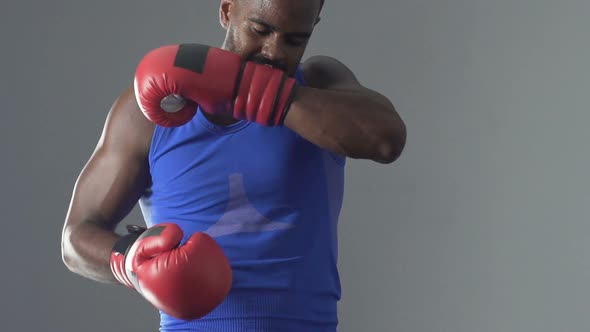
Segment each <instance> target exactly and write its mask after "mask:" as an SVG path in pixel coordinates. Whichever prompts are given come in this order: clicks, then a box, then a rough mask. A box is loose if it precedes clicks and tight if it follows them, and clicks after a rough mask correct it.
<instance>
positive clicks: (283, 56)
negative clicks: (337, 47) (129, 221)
mask: <svg viewBox="0 0 590 332" xmlns="http://www.w3.org/2000/svg"><path fill="white" fill-rule="evenodd" d="M322 7H323V1H322V0H298V1H292V0H221V2H220V7H219V17H220V23H221V25H222V27H223V28H224V29H225V31H226V35H225V39H224V41H223V43H222V44H221V45H219V46H218V47H216V46H214V45H204V44H200V43H184V44H169V45H161V46H158V47H154V49H153V50H151V51H149V52H147V53H146V54H144V55H143V56H142V57H141V58H140V60H139V61H138V65H137V67H136V72H135V77H134V81H133V82H131V83H130V86H129V87H128V88H127V89H126V90H125V91H123V92H122V93H121V95H120V96H118V98H117V99H116V100H115V102H114V104H113V106H112V107H111V110H110V112H109V115H108V117H107V119H106V123H105V126H104V129H103V133H102V136H101V138H100V140H99V142H98V144H97V147H96V149H95V151H94V152H93V154H92V155H91V157H90V159H89V160H88V162H87V164H86V165H85V167H84V168H83V169H82V171H81V173H80V175H79V177H78V180H77V182H76V185H75V187H74V190H73V195H72V198H71V202H70V206H69V209H68V213H67V215H66V220H65V223H64V227H63V233H62V239H61V241H62V253H63V260H64V263H65V264H66V266H67V267H68V268H69V269H70V270H71V271H73V272H74V273H76V274H79V275H81V276H84V277H86V278H89V279H92V280H96V281H98V282H106V283H113V284H119V285H124V286H125V287H123V289H125V288H127V289H130V290H133V291H136V292H138V293H139V294H140V295H141V296H143V297H144V298H145V299H146V300H147V301H148V302H149V303H151V304H152V305H154V307H156V308H157V309H158V310H159V312H160V325H161V326H160V329H161V331H175V330H183V331H262V332H265V331H326V332H327V331H330V332H333V331H336V328H337V325H338V315H337V303H338V301H339V299H340V296H341V287H340V280H339V274H338V268H337V257H338V252H337V249H338V242H337V224H338V217H339V213H340V209H341V205H342V197H343V190H344V169H345V165H346V160H347V158H354V159H366V160H372V161H375V162H378V163H382V164H390V163H393V162H394V161H395V160H397V158H398V157H399V156H400V154H401V153H402V150H403V148H404V146H405V140H406V128H405V125H404V123H403V121H402V120H401V118H400V116H399V114H398V113H397V111H396V110H395V108H394V106H393V104H392V103H391V101H390V100H388V99H387V98H386V97H385V96H383V95H382V94H380V93H378V92H376V91H374V90H372V89H369V88H367V87H364V86H363V85H361V84H360V83H359V81H358V80H357V79H356V77H355V75H354V74H353V72H352V71H351V70H350V69H349V68H347V67H346V66H345V65H344V64H343V63H342V62H340V61H339V60H337V59H336V58H333V57H330V56H312V57H309V58H308V59H307V60H305V61H302V59H303V55H304V53H305V49H306V47H307V43H308V40H309V38H310V37H311V35H312V33H313V30H314V27H315V26H316V24H318V22H319V20H320V13H321V10H322ZM371 52H372V51H371V50H367V55H368V56H369V55H370V53H371ZM383 65H386V64H383ZM136 204H139V206H140V208H141V210H142V212H143V216H144V221H145V224H146V226H147V227H145V228H143V227H130V228H129V230H128V232H127V233H126V234H118V233H116V232H115V228H116V227H117V225H118V224H119V223H121V222H122V221H123V220H124V219H126V217H127V215H128V213H129V211H130V210H131V209H132V208H133V207H134V206H135V205H136Z"/></svg>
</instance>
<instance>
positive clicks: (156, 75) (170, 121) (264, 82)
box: [134, 44, 295, 127]
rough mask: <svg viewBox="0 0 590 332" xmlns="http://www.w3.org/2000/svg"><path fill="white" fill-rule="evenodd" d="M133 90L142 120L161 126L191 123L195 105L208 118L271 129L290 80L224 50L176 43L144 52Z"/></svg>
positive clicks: (285, 104) (281, 114)
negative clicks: (216, 116) (225, 117)
mask: <svg viewBox="0 0 590 332" xmlns="http://www.w3.org/2000/svg"><path fill="white" fill-rule="evenodd" d="M134 88H135V96H136V98H137V103H138V104H139V106H140V108H141V110H142V111H143V113H144V114H145V116H146V117H147V118H148V119H150V120H151V121H152V122H154V123H156V124H158V125H161V126H164V127H175V126H181V125H183V124H185V123H187V122H188V121H190V120H191V119H192V117H193V116H194V115H195V113H196V105H197V104H198V105H199V106H201V109H202V110H203V111H204V112H207V113H211V114H227V113H229V114H232V116H233V117H234V118H236V119H240V120H247V121H253V122H256V123H258V124H261V125H264V126H276V125H282V124H283V121H284V119H285V116H286V114H287V110H288V108H289V104H290V102H291V98H292V95H293V91H294V88H295V79H294V78H292V77H289V76H287V74H286V73H285V72H284V71H282V70H279V69H273V68H271V67H269V66H266V65H261V64H256V63H254V62H244V61H242V59H241V58H240V56H239V55H237V54H234V53H232V52H229V51H225V50H222V49H219V48H214V47H210V46H205V45H200V44H181V45H170V46H163V47H160V48H157V49H155V50H153V51H151V52H149V53H148V54H147V55H146V56H145V57H144V58H143V59H142V60H141V62H140V63H139V65H138V67H137V70H136V74H135V81H134Z"/></svg>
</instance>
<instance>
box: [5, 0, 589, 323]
mask: <svg viewBox="0 0 590 332" xmlns="http://www.w3.org/2000/svg"><path fill="white" fill-rule="evenodd" d="M217 6H218V1H207V2H206V3H205V2H204V1H172V2H169V1H147V0H142V1H104V0H103V1H89V2H87V1H65V0H56V1H45V2H41V1H35V2H29V1H20V2H18V3H17V2H16V1H5V2H3V4H2V10H1V16H2V17H0V24H1V26H0V28H1V29H0V36H1V37H2V48H1V52H0V57H1V58H0V59H1V61H0V66H1V67H0V70H1V73H2V83H1V84H2V86H1V87H0V97H1V99H0V100H1V105H2V116H3V119H2V121H0V126H1V128H0V129H1V130H0V135H1V137H0V139H1V142H2V162H1V163H0V167H1V168H0V174H2V184H3V189H4V190H2V199H1V200H0V204H2V206H1V207H2V212H3V213H2V214H3V219H4V220H3V232H2V241H0V246H1V247H0V249H1V250H2V253H3V254H4V263H3V268H2V273H0V285H1V296H0V305H1V308H0V322H1V324H2V330H3V331H63V332H67V331H88V332H94V331H140V330H143V331H156V330H157V315H156V312H155V311H154V310H153V309H152V308H151V307H150V306H149V305H147V304H146V302H144V301H143V300H142V299H141V298H139V296H137V295H135V294H134V293H132V292H130V291H126V290H124V289H123V288H121V287H114V286H109V285H103V284H98V283H94V282H91V281H88V280H85V279H82V278H80V277H77V276H75V275H73V274H72V273H70V272H69V271H68V270H67V269H66V268H65V267H64V265H63V264H62V262H61V258H60V250H59V241H60V233H61V228H62V225H63V220H64V216H65V212H66V209H67V204H68V202H69V199H70V195H71V190H72V186H73V184H74V181H75V179H76V177H77V175H78V172H79V171H80V169H81V168H82V166H83V165H84V163H85V162H86V160H87V159H88V157H89V156H90V153H91V152H92V150H93V148H94V146H95V144H96V141H97V139H98V137H99V135H100V130H101V128H102V125H103V123H104V119H105V116H106V114H107V111H108V109H109V107H110V105H111V103H112V102H113V100H114V98H115V97H116V96H117V95H118V94H119V93H120V92H121V91H122V89H123V88H124V87H125V86H127V85H128V84H129V83H130V82H131V80H132V75H133V70H134V66H135V64H136V63H137V61H138V58H139V57H140V56H141V55H143V54H144V52H146V51H147V50H149V49H152V48H154V47H157V46H159V45H161V44H165V43H177V42H187V41H193V42H194V41H196V42H201V43H209V44H212V45H219V44H220V43H221V40H222V38H223V32H222V30H221V28H220V26H219V24H218V21H217ZM589 13H590V2H588V1H587V0H578V1H576V0H561V1H556V0H554V1H550V0H494V1H484V0H464V1H459V0H446V1H441V0H412V1H391V0H380V1H378V0H364V1H352V0H328V1H327V4H326V8H325V11H324V13H323V21H322V22H321V24H320V25H319V26H318V28H317V30H316V33H315V35H314V37H313V39H312V41H311V44H310V46H309V49H308V53H307V54H306V56H309V55H312V54H328V55H332V56H336V57H338V58H340V59H341V60H342V61H343V62H344V63H346V64H347V65H348V66H349V67H351V68H352V69H353V70H354V71H355V72H356V74H357V76H358V77H359V79H360V80H361V81H362V82H363V83H364V84H365V85H367V86H369V87H371V88H374V89H376V90H378V91H380V92H382V93H383V94H385V95H387V96H388V97H390V98H391V99H392V100H393V102H394V104H395V105H396V106H397V108H398V110H399V112H400V114H401V115H402V117H403V118H404V120H405V121H406V124H407V126H408V134H409V136H408V144H407V147H406V150H405V152H404V154H403V156H402V157H401V159H399V160H398V161H397V162H396V163H395V164H393V165H386V166H384V165H379V164H376V163H372V162H369V161H350V162H349V164H348V168H347V188H346V193H345V195H346V196H345V202H344V203H345V206H344V208H343V211H342V218H341V228H340V236H341V243H340V268H341V273H342V282H343V287H344V292H343V299H342V302H341V305H340V313H341V326H340V331H343V332H348V331H404V332H426V331H436V332H443V331H448V332H484V331H489V332H504V331H506V332H507V331H514V332H525V331H526V332H528V331H531V332H533V331H535V332H540V331H547V332H549V331H551V332H553V331H588V330H590V315H588V313H587V312H588V308H589V307H590V287H588V279H589V277H590V258H589V253H590V241H588V239H589V235H590V224H589V223H588V212H589V206H590V204H589V203H590V190H589V188H590V183H589V179H590V177H588V176H587V171H588V169H589V166H590V155H589V152H590V151H589V150H590V149H589V147H588V142H590V131H588V130H587V127H588V123H589V122H590V114H589V113H588V95H589V93H590V69H589V68H590V66H589V65H588V62H589V59H590V38H589V37H588V32H589V31H590V20H589V19H588V14H589ZM138 218H140V215H139V214H138V210H135V211H134V212H133V214H132V215H131V217H130V219H129V221H131V222H137V219H138Z"/></svg>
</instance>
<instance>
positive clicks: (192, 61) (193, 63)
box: [174, 44, 211, 74]
mask: <svg viewBox="0 0 590 332" xmlns="http://www.w3.org/2000/svg"><path fill="white" fill-rule="evenodd" d="M210 48H211V47H210V46H207V45H201V44H181V45H179V46H178V53H176V58H175V59H174V66H175V67H179V68H184V69H188V70H190V71H194V72H195V73H199V74H202V73H203V70H204V69H205V62H206V60H207V55H208V54H209V49H210Z"/></svg>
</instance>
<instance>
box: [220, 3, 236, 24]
mask: <svg viewBox="0 0 590 332" xmlns="http://www.w3.org/2000/svg"><path fill="white" fill-rule="evenodd" d="M233 7H234V0H221V4H220V6H219V24H221V27H222V28H224V29H225V30H227V28H228V27H229V22H230V17H231V11H232V9H233Z"/></svg>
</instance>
